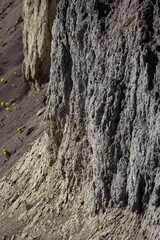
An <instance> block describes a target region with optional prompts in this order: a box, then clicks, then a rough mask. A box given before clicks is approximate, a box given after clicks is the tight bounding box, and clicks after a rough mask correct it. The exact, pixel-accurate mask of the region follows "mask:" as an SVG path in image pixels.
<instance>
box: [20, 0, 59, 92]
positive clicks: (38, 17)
mask: <svg viewBox="0 0 160 240" xmlns="http://www.w3.org/2000/svg"><path fill="white" fill-rule="evenodd" d="M23 9H24V28H23V47H24V56H25V58H24V62H23V72H24V78H25V80H26V81H27V82H28V83H29V85H30V86H31V88H32V89H35V90H38V89H39V87H40V86H41V85H42V84H44V83H46V82H47V81H48V80H49V72H50V52H51V51H50V50H51V41H52V34H51V28H52V25H53V20H54V17H55V14H56V0H51V1H50V0H43V1H39V0H38V1H31V0H24V7H23Z"/></svg>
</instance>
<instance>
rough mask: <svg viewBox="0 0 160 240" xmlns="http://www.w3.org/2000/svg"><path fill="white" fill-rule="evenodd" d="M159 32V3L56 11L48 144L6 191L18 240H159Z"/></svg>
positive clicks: (83, 5) (38, 147)
mask: <svg viewBox="0 0 160 240" xmlns="http://www.w3.org/2000/svg"><path fill="white" fill-rule="evenodd" d="M42 2H43V1H42ZM33 6H34V4H33ZM159 27H160V4H159V1H158V0H157V1H156V0H152V1H149V0H146V1H142V0H141V1H140V0H139V1H129V0H123V1H118V0H116V1H112V0H108V1H97V0H95V1H92V0H88V1H87V2H86V1H85V0H81V1H79V0H76V1H75V0H74V1H73V0H71V1H67V0H60V1H58V5H57V13H56V18H55V20H54V24H53V28H52V36H54V38H53V40H52V47H51V72H50V82H49V88H48V101H47V109H46V114H45V130H44V134H43V136H42V137H40V139H39V140H37V141H36V143H35V144H34V145H33V147H32V148H31V150H30V151H29V152H28V153H26V155H24V157H23V158H22V159H20V161H19V163H18V164H17V166H16V167H15V168H14V169H12V170H11V171H10V172H9V173H8V175H6V176H5V177H4V178H3V179H2V181H1V189H2V192H3V193H4V194H3V199H2V200H1V202H2V204H1V206H3V207H2V209H1V211H2V213H3V221H4V222H5V221H8V216H10V219H11V221H13V220H14V221H16V222H17V226H20V227H19V228H22V230H21V231H18V230H17V232H16V237H17V239H22V238H23V239H34V238H36V237H37V238H38V239H47V240H49V239H52V240H54V239H55V240H58V239H60V240H61V239H67V240H68V239H73V240H77V239H78V240H82V239H83V240H84V239H90V240H94V239H96V240H102V239H103V240H104V239H105V240H106V239H107V240H108V239H113V240H115V239H116V240H117V239H126V240H131V239H133V240H139V239H141V240H144V239H147V240H153V239H156V240H159V239H160V231H159V224H160V222H159V219H160V168H159V167H160V166H159V164H160V163H159V149H158V147H159V145H158V144H159V142H158V141H159V120H160V115H159V78H160V64H159V59H160V39H159V35H160V31H159ZM33 49H34V48H33ZM33 52H34V51H33ZM38 69H39V68H38ZM38 71H39V70H38ZM8 179H10V181H8ZM15 183H16V184H15ZM17 228H18V227H17ZM15 229H16V227H15ZM10 234H11V233H10Z"/></svg>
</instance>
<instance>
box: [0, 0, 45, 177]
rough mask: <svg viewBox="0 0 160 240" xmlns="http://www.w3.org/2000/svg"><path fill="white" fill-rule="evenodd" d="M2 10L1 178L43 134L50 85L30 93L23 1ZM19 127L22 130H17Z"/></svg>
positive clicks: (16, 0) (8, 0) (7, 0)
mask: <svg viewBox="0 0 160 240" xmlns="http://www.w3.org/2000/svg"><path fill="white" fill-rule="evenodd" d="M3 2H4V4H3ZM0 7H2V8H1V9H0V12H1V11H2V13H0V177H2V176H3V175H4V173H5V172H6V171H8V170H9V169H10V168H11V167H12V166H13V165H14V164H15V163H16V162H17V161H18V160H19V159H20V157H21V156H22V155H23V154H24V153H25V152H26V151H27V150H28V148H29V147H30V145H31V144H32V143H33V141H34V140H35V139H36V138H38V137H39V135H40V134H41V132H42V131H43V125H40V121H41V120H42V118H43V113H42V114H41V115H40V116H38V115H37V112H39V110H41V109H43V108H44V107H45V92H46V88H47V86H45V87H44V88H43V89H42V90H41V91H40V92H39V93H37V94H34V95H33V94H29V88H28V86H27V84H26V83H25V82H24V80H23V76H22V62H23V46H22V28H23V16H22V15H23V10H22V9H23V1H22V0H14V1H13V0H4V1H2V0H0ZM3 79H4V80H3ZM2 102H3V104H4V105H3V104H2V105H3V106H2V105H1V103H2ZM6 103H8V105H6ZM13 104H15V105H14V106H13ZM15 107H16V109H15ZM8 108H9V109H8ZM7 109H8V110H7ZM18 128H21V130H20V131H17V129H18ZM4 149H5V150H6V154H4Z"/></svg>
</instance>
